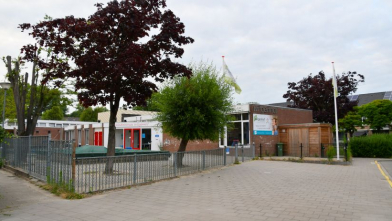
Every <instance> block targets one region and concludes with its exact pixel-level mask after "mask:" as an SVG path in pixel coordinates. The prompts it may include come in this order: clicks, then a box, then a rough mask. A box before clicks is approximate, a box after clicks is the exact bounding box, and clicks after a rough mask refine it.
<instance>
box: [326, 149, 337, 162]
mask: <svg viewBox="0 0 392 221" xmlns="http://www.w3.org/2000/svg"><path fill="white" fill-rule="evenodd" d="M335 155H336V149H335V147H334V146H329V147H328V149H327V158H328V161H329V162H331V161H332V159H333V157H334V156H335Z"/></svg>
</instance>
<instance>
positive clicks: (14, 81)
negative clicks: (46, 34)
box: [7, 56, 26, 135]
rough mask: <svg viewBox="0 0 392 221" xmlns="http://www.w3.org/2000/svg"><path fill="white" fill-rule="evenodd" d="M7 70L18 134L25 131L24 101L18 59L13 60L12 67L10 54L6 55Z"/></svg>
mask: <svg viewBox="0 0 392 221" xmlns="http://www.w3.org/2000/svg"><path fill="white" fill-rule="evenodd" d="M7 70H8V80H9V81H10V83H11V87H12V92H13V93H14V101H15V106H16V119H17V121H18V135H21V134H24V133H25V109H24V108H25V101H26V97H25V96H23V95H24V93H23V92H24V90H23V89H24V87H23V86H24V85H23V84H22V85H20V75H19V74H20V68H19V61H16V62H15V67H14V69H12V60H11V56H7Z"/></svg>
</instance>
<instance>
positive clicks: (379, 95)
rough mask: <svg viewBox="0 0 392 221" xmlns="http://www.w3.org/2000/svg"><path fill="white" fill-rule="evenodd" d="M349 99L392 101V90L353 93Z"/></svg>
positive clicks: (281, 105) (363, 101) (283, 105)
mask: <svg viewBox="0 0 392 221" xmlns="http://www.w3.org/2000/svg"><path fill="white" fill-rule="evenodd" d="M348 99H350V101H358V106H362V105H364V104H368V103H370V102H372V101H374V100H382V99H386V100H390V101H392V91H384V92H376V93H368V94H353V95H349V96H348ZM290 104H292V103H291V102H287V101H286V102H281V103H273V104H268V105H271V106H280V107H287V106H288V105H290Z"/></svg>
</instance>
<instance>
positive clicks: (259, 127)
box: [253, 114, 278, 135]
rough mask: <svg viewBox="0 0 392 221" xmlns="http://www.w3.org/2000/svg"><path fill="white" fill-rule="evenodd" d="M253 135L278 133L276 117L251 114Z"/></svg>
mask: <svg viewBox="0 0 392 221" xmlns="http://www.w3.org/2000/svg"><path fill="white" fill-rule="evenodd" d="M253 134H254V135H278V126H277V118H276V117H274V116H273V115H264V114H253Z"/></svg>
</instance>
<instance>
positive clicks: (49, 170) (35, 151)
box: [1, 136, 72, 182]
mask: <svg viewBox="0 0 392 221" xmlns="http://www.w3.org/2000/svg"><path fill="white" fill-rule="evenodd" d="M1 147H2V148H1V149H2V151H1V152H2V154H1V155H2V157H3V158H4V159H5V161H6V164H7V165H9V166H11V167H14V168H17V169H20V170H22V171H23V172H25V173H27V174H29V175H30V176H32V177H34V178H37V179H39V180H41V181H44V182H46V181H48V180H50V181H54V182H59V181H65V182H69V181H70V180H71V172H72V167H71V165H72V141H53V140H51V139H50V136H28V137H17V138H6V139H4V141H3V143H1Z"/></svg>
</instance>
